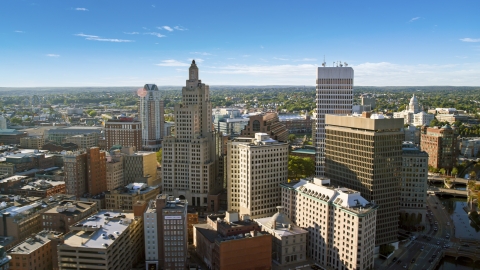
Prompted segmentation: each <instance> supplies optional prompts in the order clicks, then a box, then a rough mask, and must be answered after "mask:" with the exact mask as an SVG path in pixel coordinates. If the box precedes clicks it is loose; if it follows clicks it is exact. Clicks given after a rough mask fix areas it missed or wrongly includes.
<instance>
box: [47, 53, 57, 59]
mask: <svg viewBox="0 0 480 270" xmlns="http://www.w3.org/2000/svg"><path fill="white" fill-rule="evenodd" d="M46 56H48V57H55V58H58V57H60V55H58V54H53V53H49V54H47V55H46Z"/></svg>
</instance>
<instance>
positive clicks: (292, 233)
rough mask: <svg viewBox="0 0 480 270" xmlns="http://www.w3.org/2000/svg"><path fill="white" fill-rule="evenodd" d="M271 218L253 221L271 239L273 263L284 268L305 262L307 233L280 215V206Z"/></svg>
mask: <svg viewBox="0 0 480 270" xmlns="http://www.w3.org/2000/svg"><path fill="white" fill-rule="evenodd" d="M277 209H278V212H277V213H276V214H275V215H273V216H272V217H266V218H259V219H256V220H255V221H256V222H257V223H258V225H260V227H261V228H262V231H265V232H267V233H269V234H270V235H272V237H273V249H272V257H273V261H274V262H275V263H276V264H278V265H280V266H286V265H289V264H292V263H301V262H304V261H306V260H307V236H308V231H307V230H304V229H302V228H300V227H298V226H296V225H295V224H293V222H292V221H291V220H290V219H289V218H288V217H287V216H286V215H285V214H283V213H282V209H283V207H282V206H279V207H277Z"/></svg>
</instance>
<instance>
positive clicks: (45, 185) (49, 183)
mask: <svg viewBox="0 0 480 270" xmlns="http://www.w3.org/2000/svg"><path fill="white" fill-rule="evenodd" d="M18 177H25V176H18ZM59 185H65V181H53V180H36V181H32V182H29V183H28V184H26V185H24V186H23V187H21V189H24V190H45V189H49V188H51V187H55V186H59Z"/></svg>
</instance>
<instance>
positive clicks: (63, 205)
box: [45, 200, 95, 216]
mask: <svg viewBox="0 0 480 270" xmlns="http://www.w3.org/2000/svg"><path fill="white" fill-rule="evenodd" d="M94 206H95V203H94V202H85V201H72V200H65V201H61V202H59V203H58V206H57V207H54V208H52V209H50V210H48V211H46V212H45V213H46V214H56V213H62V214H63V215H67V216H76V215H78V214H79V213H82V212H84V211H86V210H88V209H90V208H92V207H94Z"/></svg>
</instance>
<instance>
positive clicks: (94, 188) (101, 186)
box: [87, 147, 107, 196]
mask: <svg viewBox="0 0 480 270" xmlns="http://www.w3.org/2000/svg"><path fill="white" fill-rule="evenodd" d="M106 162H107V158H106V156H105V151H100V148H98V147H92V148H90V149H88V150H87V183H88V185H87V190H88V193H90V195H92V196H95V195H98V194H100V193H102V192H104V191H107V172H106Z"/></svg>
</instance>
